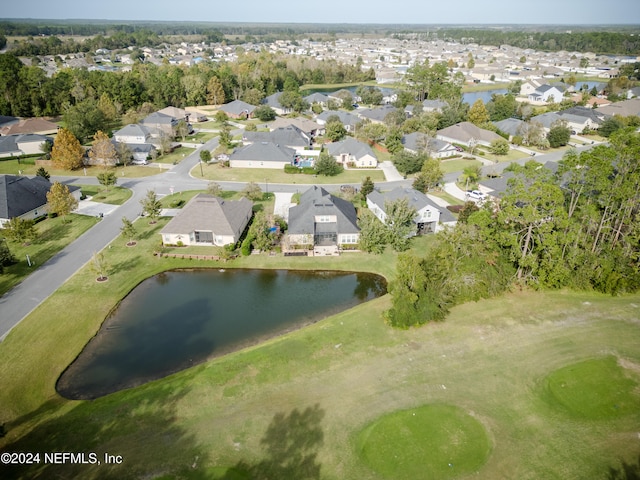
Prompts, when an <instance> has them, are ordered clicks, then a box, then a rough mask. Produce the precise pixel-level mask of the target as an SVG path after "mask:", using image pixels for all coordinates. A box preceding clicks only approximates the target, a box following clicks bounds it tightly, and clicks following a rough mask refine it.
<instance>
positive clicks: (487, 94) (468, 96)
mask: <svg viewBox="0 0 640 480" xmlns="http://www.w3.org/2000/svg"><path fill="white" fill-rule="evenodd" d="M507 92H508V90H507V89H506V88H494V89H493V90H484V91H482V92H468V93H463V94H462V101H463V102H467V103H468V104H469V105H473V104H474V103H475V102H476V100H478V99H481V100H482V101H483V102H484V103H485V104H486V103H487V102H490V101H491V95H493V94H497V95H504V94H506V93H507Z"/></svg>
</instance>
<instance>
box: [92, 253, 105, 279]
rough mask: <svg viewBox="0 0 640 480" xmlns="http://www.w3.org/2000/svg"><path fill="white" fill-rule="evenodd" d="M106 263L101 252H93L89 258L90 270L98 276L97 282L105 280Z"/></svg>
mask: <svg viewBox="0 0 640 480" xmlns="http://www.w3.org/2000/svg"><path fill="white" fill-rule="evenodd" d="M107 269H108V266H107V261H106V260H105V258H104V254H103V253H102V252H93V256H92V257H91V270H93V272H94V273H95V274H96V275H98V278H97V279H96V280H98V281H99V282H104V281H105V280H107Z"/></svg>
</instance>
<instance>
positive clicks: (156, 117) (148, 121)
mask: <svg viewBox="0 0 640 480" xmlns="http://www.w3.org/2000/svg"><path fill="white" fill-rule="evenodd" d="M175 122H176V119H175V118H173V117H172V116H170V115H165V114H164V113H159V112H153V113H151V114H149V115H147V116H146V117H145V118H143V119H142V120H141V121H140V123H142V124H145V125H172V124H174V123H175Z"/></svg>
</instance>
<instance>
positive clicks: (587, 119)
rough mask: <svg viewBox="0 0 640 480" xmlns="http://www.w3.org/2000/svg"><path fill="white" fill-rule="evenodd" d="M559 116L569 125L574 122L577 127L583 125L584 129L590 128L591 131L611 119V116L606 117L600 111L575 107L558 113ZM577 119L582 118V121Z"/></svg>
mask: <svg viewBox="0 0 640 480" xmlns="http://www.w3.org/2000/svg"><path fill="white" fill-rule="evenodd" d="M558 115H560V117H561V118H563V119H564V120H565V121H566V122H567V123H569V124H571V123H572V122H573V123H575V124H576V125H577V126H581V125H582V126H583V127H588V128H591V129H596V128H600V125H602V124H603V123H604V121H605V120H606V119H607V118H609V115H606V114H605V113H603V112H601V111H600V110H598V109H593V108H587V107H581V106H575V107H571V108H568V109H566V110H561V111H559V112H558ZM576 117H582V118H581V119H580V118H576ZM575 130H577V129H575ZM580 131H582V129H580Z"/></svg>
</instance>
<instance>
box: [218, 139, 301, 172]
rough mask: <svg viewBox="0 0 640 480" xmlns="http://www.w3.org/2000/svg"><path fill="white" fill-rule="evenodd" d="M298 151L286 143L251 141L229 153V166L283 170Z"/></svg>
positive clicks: (290, 163)
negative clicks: (285, 144) (286, 145)
mask: <svg viewBox="0 0 640 480" xmlns="http://www.w3.org/2000/svg"><path fill="white" fill-rule="evenodd" d="M295 158H296V151H295V150H294V149H292V148H289V147H285V146H284V145H276V144H275V143H272V142H258V143H250V144H249V145H245V146H244V147H241V148H239V149H237V150H235V151H234V152H233V153H232V154H231V155H229V166H230V167H232V168H272V169H278V170H282V169H284V167H285V165H292V164H293V162H294V160H295Z"/></svg>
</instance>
